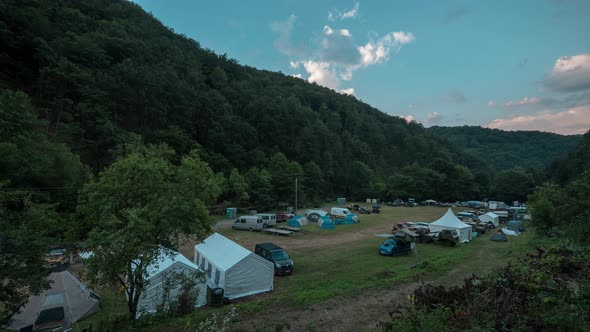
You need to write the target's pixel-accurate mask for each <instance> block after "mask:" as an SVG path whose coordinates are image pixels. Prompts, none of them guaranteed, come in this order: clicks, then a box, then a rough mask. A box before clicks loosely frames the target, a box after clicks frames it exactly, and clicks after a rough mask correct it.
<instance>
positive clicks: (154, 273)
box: [137, 250, 208, 316]
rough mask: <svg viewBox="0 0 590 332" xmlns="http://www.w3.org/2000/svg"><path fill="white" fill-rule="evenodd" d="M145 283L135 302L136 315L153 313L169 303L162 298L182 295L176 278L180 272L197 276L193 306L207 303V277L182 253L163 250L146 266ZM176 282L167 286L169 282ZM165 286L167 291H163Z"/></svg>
mask: <svg viewBox="0 0 590 332" xmlns="http://www.w3.org/2000/svg"><path fill="white" fill-rule="evenodd" d="M147 272H148V275H147V284H146V286H145V288H144V289H143V292H142V293H141V297H140V298H139V302H138V303H137V312H138V316H139V315H141V314H143V313H155V312H157V311H158V308H159V307H160V306H161V305H164V307H165V308H166V306H167V305H168V304H169V303H164V300H165V299H167V300H176V299H177V298H178V297H179V296H180V295H182V284H180V283H179V282H178V281H177V280H178V279H177V277H179V276H180V275H181V274H183V275H184V276H186V277H190V278H199V277H201V278H202V280H200V281H199V282H198V283H197V285H196V291H197V294H196V295H197V299H196V300H197V301H196V303H195V307H201V306H204V305H205V304H207V283H206V282H207V277H208V276H206V275H204V274H203V271H202V270H201V269H199V267H198V266H196V265H195V264H193V263H192V262H191V261H190V260H188V259H187V258H186V257H184V256H183V255H182V254H180V253H178V252H175V251H171V252H169V253H166V252H165V251H164V250H162V251H161V252H160V255H159V256H158V258H156V260H155V261H154V263H152V264H151V265H150V266H148V267H147ZM175 280H176V282H175V283H174V284H173V285H170V286H168V285H167V284H168V283H170V282H174V281H175ZM166 287H169V289H167V292H166V293H165V291H164V290H165V289H166Z"/></svg>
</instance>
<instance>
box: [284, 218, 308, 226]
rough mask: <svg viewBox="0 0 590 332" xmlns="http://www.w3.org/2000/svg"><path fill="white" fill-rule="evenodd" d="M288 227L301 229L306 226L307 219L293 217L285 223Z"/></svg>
mask: <svg viewBox="0 0 590 332" xmlns="http://www.w3.org/2000/svg"><path fill="white" fill-rule="evenodd" d="M287 225H288V226H289V227H301V226H305V225H307V218H305V217H304V216H295V217H293V218H291V219H290V220H289V222H287Z"/></svg>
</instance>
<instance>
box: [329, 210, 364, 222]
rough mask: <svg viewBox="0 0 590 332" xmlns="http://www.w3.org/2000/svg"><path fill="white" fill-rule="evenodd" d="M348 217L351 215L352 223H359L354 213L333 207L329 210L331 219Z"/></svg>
mask: <svg viewBox="0 0 590 332" xmlns="http://www.w3.org/2000/svg"><path fill="white" fill-rule="evenodd" d="M348 215H352V220H353V221H354V222H359V218H358V217H357V216H356V215H355V214H354V213H352V212H350V210H349V209H346V208H339V207H333V208H332V210H330V216H331V217H332V219H345V218H346V217H348Z"/></svg>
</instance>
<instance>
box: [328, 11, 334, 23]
mask: <svg viewBox="0 0 590 332" xmlns="http://www.w3.org/2000/svg"><path fill="white" fill-rule="evenodd" d="M328 21H330V22H334V14H332V13H331V12H328Z"/></svg>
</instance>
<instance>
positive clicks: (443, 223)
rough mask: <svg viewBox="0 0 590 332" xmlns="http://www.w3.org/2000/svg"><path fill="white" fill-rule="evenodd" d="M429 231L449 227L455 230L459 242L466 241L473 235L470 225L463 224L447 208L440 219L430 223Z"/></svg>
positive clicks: (437, 230) (438, 230)
mask: <svg viewBox="0 0 590 332" xmlns="http://www.w3.org/2000/svg"><path fill="white" fill-rule="evenodd" d="M429 228H430V231H431V232H440V231H441V230H443V229H450V230H455V231H457V234H459V241H460V242H467V241H469V240H471V238H472V237H473V233H472V229H471V226H469V225H467V224H465V223H464V222H462V221H461V220H459V218H457V216H456V215H455V214H454V213H453V211H452V210H451V209H450V208H449V209H448V210H447V213H445V214H444V215H443V216H442V217H440V219H438V220H437V221H435V222H432V223H430V227H429Z"/></svg>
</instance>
